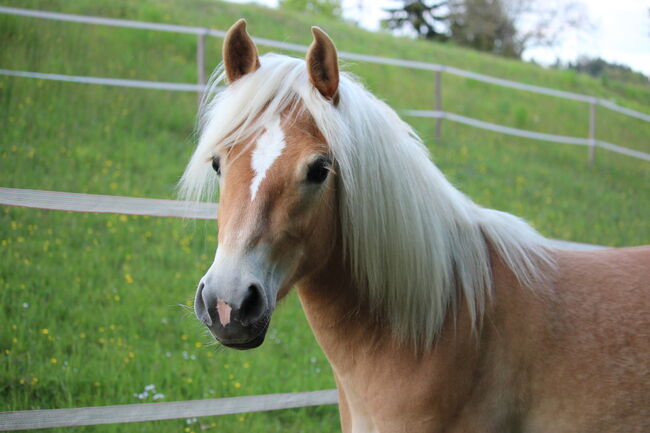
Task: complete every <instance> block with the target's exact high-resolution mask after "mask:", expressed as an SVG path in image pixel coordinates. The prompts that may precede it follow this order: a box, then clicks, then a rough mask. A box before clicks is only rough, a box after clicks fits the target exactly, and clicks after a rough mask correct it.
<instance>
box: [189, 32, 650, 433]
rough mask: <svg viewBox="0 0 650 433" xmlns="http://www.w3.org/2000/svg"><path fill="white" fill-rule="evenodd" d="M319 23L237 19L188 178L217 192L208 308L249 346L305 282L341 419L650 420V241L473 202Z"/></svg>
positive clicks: (228, 341)
mask: <svg viewBox="0 0 650 433" xmlns="http://www.w3.org/2000/svg"><path fill="white" fill-rule="evenodd" d="M312 33H313V42H312V43H311V45H310V47H309V49H308V51H307V54H306V58H305V59H304V60H302V59H297V58H291V57H288V56H284V55H278V54H273V53H269V54H265V55H263V56H259V54H258V51H257V48H256V46H255V44H254V42H253V40H252V39H251V37H250V36H249V34H248V32H247V30H246V22H245V21H243V20H240V21H238V22H237V23H235V24H234V25H233V26H232V27H231V28H230V30H229V31H228V32H227V35H226V36H225V38H224V45H223V62H222V64H221V65H220V66H219V67H218V68H217V70H216V71H215V73H214V76H213V78H212V79H211V84H210V85H209V91H208V92H207V93H208V96H207V97H205V98H204V101H203V103H202V108H201V114H200V120H199V122H198V128H199V134H198V143H197V145H196V148H195V150H194V153H193V155H192V156H191V158H190V160H189V163H188V164H187V167H186V169H185V172H184V174H183V176H182V177H181V180H180V182H179V188H180V194H181V196H182V197H184V198H185V199H186V200H191V201H198V200H201V199H202V198H205V197H210V198H214V197H215V194H216V193H217V190H218V192H219V195H220V203H219V207H218V218H217V220H218V246H217V249H216V255H215V259H214V262H213V263H212V265H211V266H210V267H209V269H208V271H207V272H206V273H205V275H204V276H203V277H202V278H201V279H200V282H199V284H198V289H197V291H196V298H195V302H194V307H195V313H196V316H197V318H198V319H199V320H200V321H201V322H202V323H203V324H205V326H206V327H207V328H208V329H209V330H210V332H211V333H212V335H213V336H214V337H215V338H216V340H218V341H219V342H220V343H221V344H222V345H223V346H226V347H230V348H234V349H240V350H243V349H252V348H255V347H257V346H259V345H261V344H262V343H263V341H264V337H265V333H266V331H267V329H268V326H269V322H270V319H271V315H272V313H273V311H274V309H275V307H276V305H277V303H278V301H279V300H281V299H282V298H283V297H284V296H286V295H287V293H288V292H289V291H290V290H291V288H293V287H295V290H297V292H298V296H299V299H300V302H301V304H302V307H303V310H304V312H305V314H306V317H307V319H308V322H309V324H310V327H311V328H312V330H313V333H314V334H315V337H316V339H317V341H318V343H319V344H320V346H321V347H322V349H323V351H324V353H325V355H326V357H327V359H328V361H329V362H330V364H331V366H332V371H333V374H334V376H335V381H336V385H337V390H338V396H339V410H340V422H341V427H342V430H343V431H344V432H355V433H361V432H365V433H368V432H483V433H485V432H488V433H490V432H495V433H497V432H498V433H502V432H513V433H514V432H555V433H562V432H566V433H568V432H590V433H593V432H626V433H630V432H647V431H650V290H649V285H650V248H649V247H634V248H621V249H616V248H609V249H602V250H596V251H569V250H562V249H558V248H555V247H553V246H552V245H551V244H550V243H549V241H547V239H546V238H544V237H543V236H542V235H540V234H539V233H538V232H536V231H535V230H534V229H533V228H532V227H531V226H530V225H529V224H527V223H526V222H525V221H523V220H522V219H520V218H517V217H515V216H513V215H511V214H508V213H505V212H500V211H497V210H492V209H487V208H483V207H481V206H479V205H477V204H475V203H474V202H473V201H471V200H470V199H469V198H468V197H467V196H465V195H464V194H463V193H461V192H460V191H459V190H458V189H456V188H455V187H454V186H452V185H451V183H450V182H449V181H448V180H447V179H446V178H445V176H444V175H443V174H442V173H441V171H440V170H439V169H438V168H437V167H436V166H435V165H434V164H433V162H432V161H431V158H430V155H429V152H428V151H427V149H426V147H425V146H424V144H423V143H422V140H421V139H420V138H419V137H418V135H417V134H416V133H415V132H414V130H413V129H412V128H411V127H409V126H408V125H407V124H406V123H405V122H403V121H402V120H401V119H400V118H399V116H398V115H397V114H396V113H395V112H394V111H393V110H392V109H391V108H389V107H388V105H386V104H385V103H383V102H381V101H380V100H379V99H377V98H376V97H375V96H373V95H372V94H371V93H370V92H369V91H367V90H366V89H365V88H364V87H363V86H362V85H361V84H360V83H359V82H358V80H356V79H355V78H354V77H353V76H351V75H350V74H347V73H345V72H340V71H339V66H338V54H337V51H336V47H335V45H334V43H333V42H332V40H331V39H330V38H329V36H328V35H327V34H326V33H325V32H323V31H322V30H321V29H320V28H318V27H313V28H312ZM220 83H223V84H224V85H223V86H220Z"/></svg>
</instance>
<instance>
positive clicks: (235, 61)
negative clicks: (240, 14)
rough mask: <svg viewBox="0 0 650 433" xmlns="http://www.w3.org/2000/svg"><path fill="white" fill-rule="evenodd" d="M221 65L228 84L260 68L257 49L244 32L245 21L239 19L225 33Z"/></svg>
mask: <svg viewBox="0 0 650 433" xmlns="http://www.w3.org/2000/svg"><path fill="white" fill-rule="evenodd" d="M223 65H224V69H225V71H226V78H227V79H228V83H233V82H235V81H237V80H238V79H240V78H241V77H242V76H243V75H246V74H248V73H251V72H255V71H256V70H257V68H259V67H260V58H259V56H258V55H257V47H256V46H255V42H253V40H252V39H251V37H250V36H249V35H248V32H247V31H246V20H244V19H240V20H239V21H237V22H236V23H235V24H233V26H232V27H230V29H229V30H228V33H226V37H225V38H224V40H223Z"/></svg>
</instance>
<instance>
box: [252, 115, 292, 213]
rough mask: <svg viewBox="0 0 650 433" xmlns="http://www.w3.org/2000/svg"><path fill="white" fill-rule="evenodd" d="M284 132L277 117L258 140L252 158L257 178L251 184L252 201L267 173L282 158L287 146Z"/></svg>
mask: <svg viewBox="0 0 650 433" xmlns="http://www.w3.org/2000/svg"><path fill="white" fill-rule="evenodd" d="M285 144H286V143H285V141H284V132H283V131H282V128H281V127H280V118H279V117H277V118H276V119H275V120H273V121H272V122H271V123H270V124H269V125H268V126H267V127H266V131H264V133H263V134H262V135H261V136H260V138H258V139H257V143H256V146H255V150H254V151H253V156H252V158H251V167H252V168H253V171H254V172H255V177H254V178H253V181H252V182H251V201H253V200H254V199H255V195H256V194H257V190H258V189H259V188H260V184H261V183H262V181H263V180H264V177H265V176H266V172H267V171H268V169H269V168H271V166H272V165H273V162H274V161H275V160H276V159H277V158H278V156H280V154H281V153H282V149H284V146H285Z"/></svg>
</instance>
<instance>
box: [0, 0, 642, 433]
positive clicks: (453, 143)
mask: <svg viewBox="0 0 650 433" xmlns="http://www.w3.org/2000/svg"><path fill="white" fill-rule="evenodd" d="M2 4H3V5H7V6H17V7H31V8H35V9H45V10H54V11H64V12H70V13H80V14H88V15H101V16H109V17H118V18H127V19H137V20H145V21H156V22H169V23H176V24H187V25H199V26H210V27H214V28H221V29H225V28H227V27H228V26H229V25H230V24H231V23H232V22H234V20H235V19H237V18H239V17H241V16H244V17H246V18H247V19H248V21H249V29H250V31H251V32H252V33H253V34H254V35H257V36H262V37H267V38H272V39H280V40H286V41H289V42H296V43H303V44H306V43H308V42H309V40H310V32H309V30H308V29H309V26H310V25H312V24H320V25H322V26H323V27H324V28H325V29H326V30H327V31H328V32H330V34H331V35H332V36H333V37H334V39H335V41H336V43H337V45H338V47H339V49H341V50H345V51H354V52H363V53H371V54H378V55H383V56H387V57H400V58H409V59H415V60H424V61H432V62H439V63H444V64H449V65H453V66H457V67H461V68H466V69H470V70H474V71H477V72H482V73H485V74H490V75H495V76H499V77H503V78H509V79H514V80H518V81H523V82H528V83H531V84H538V85H543V86H549V87H554V88H559V89H563V90H568V91H573V92H580V93H587V94H591V95H595V96H598V97H603V98H607V99H610V100H614V101H616V102H617V103H619V104H621V105H624V106H627V107H630V108H633V109H637V110H640V111H644V112H650V107H648V101H649V100H650V90H649V88H648V87H640V86H626V85H622V84H620V83H612V82H609V83H603V82H601V81H599V80H594V79H591V78H588V77H585V76H581V75H577V74H575V73H573V72H568V71H548V70H544V69H541V68H539V67H536V66H534V65H530V64H525V63H521V62H516V61H512V60H504V59H499V58H496V57H492V56H489V55H484V54H480V53H476V52H473V51H468V50H465V49H461V48H458V47H454V46H452V45H439V44H429V43H425V42H421V41H411V40H406V39H398V38H392V37H390V36H389V35H385V34H372V33H368V32H364V31H361V30H358V29H355V28H351V27H349V26H347V25H345V24H344V23H338V22H330V21H323V20H321V19H319V18H314V17H310V16H306V15H301V14H287V13H282V12H279V11H274V10H268V9H264V8H260V7H257V6H249V5H233V4H228V3H221V2H216V1H208V0H206V1H192V2H182V1H180V0H166V1H154V0H145V1H134V0H132V1H128V0H113V1H111V2H98V1H91V0H77V1H75V2H67V1H63V0H47V1H45V0H44V1H37V0H21V1H18V0H4V1H2ZM0 40H1V41H2V47H3V49H2V50H0V67H1V68H6V69H23V70H30V71H39V72H51V73H67V74H74V75H92V76H103V77H118V78H137V79H144V80H157V81H178V82H193V81H194V80H195V77H196V69H195V48H196V41H195V38H194V37H191V36H188V35H176V34H170V33H161V32H149V31H142V30H130V29H119V28H107V27H100V26H88V25H82V24H73V23H62V22H51V21H46V20H37V19H29V18H20V17H10V16H5V15H0ZM208 41H209V46H208V56H207V58H208V59H210V60H209V63H210V64H211V65H212V66H214V65H216V63H217V62H218V60H219V58H220V48H219V46H220V44H221V41H220V40H217V39H208ZM261 51H263V52H264V51H266V50H265V49H262V50H261ZM346 69H348V70H351V71H353V72H355V73H356V74H358V75H359V76H360V77H361V78H362V80H363V81H364V82H365V83H366V84H367V85H368V87H369V88H370V89H371V90H372V91H373V92H375V93H376V94H378V95H379V96H381V97H382V98H383V99H385V100H386V101H388V102H389V103H390V104H391V105H392V106H393V107H395V108H397V109H401V108H412V109H430V108H432V104H433V76H432V74H430V73H427V72H423V71H413V70H405V69H401V68H395V67H388V66H379V65H365V64H355V63H353V62H347V63H346ZM443 84H444V90H443V106H444V108H445V109H447V110H450V111H453V112H456V113H459V114H463V115H467V116H471V117H476V118H479V119H483V120H487V121H491V122H496V123H502V124H506V125H511V126H514V127H518V128H525V129H532V130H537V131H543V132H550V133H557V134H566V135H575V136H586V135H587V121H588V107H587V106H586V105H585V104H580V103H576V102H571V101H565V100H562V99H557V98H552V97H546V96H541V95H534V94H528V93H524V92H517V91H514V90H509V89H505V88H501V87H494V86H489V85H486V84H482V83H478V82H475V81H471V80H466V79H462V78H459V77H453V76H449V75H444V76H443ZM195 111H196V95H194V94H191V93H182V92H165V91H155V90H140V89H125V88H115V87H105V86H94V85H83V84H70V83H60V82H50V81H43V80H31V79H20V78H9V77H0V185H1V186H7V187H19V188H38V189H51V190H61V191H74V192H89V193H98V194H120V195H128V196H146V197H162V198H173V196H174V185H175V183H176V181H177V179H178V177H179V176H180V174H181V172H182V170H183V167H184V164H185V162H186V161H187V159H188V157H189V156H190V154H191V151H192V142H193V138H192V130H193V126H194V122H195ZM597 116H598V136H599V138H601V139H604V140H607V141H611V142H613V143H617V144H620V145H624V146H627V147H631V148H635V149H639V150H644V151H646V152H648V151H650V125H649V124H647V123H644V122H641V121H638V120H634V119H630V118H628V117H625V116H622V115H619V114H616V113H613V112H611V111H609V110H606V109H602V108H599V109H598V113H597ZM409 120H412V122H411V123H412V124H413V125H414V126H415V127H416V129H417V130H418V132H419V133H420V134H421V135H422V136H423V138H424V139H425V141H426V142H427V143H429V144H430V148H431V150H432V154H433V158H434V160H435V162H436V164H438V166H439V167H440V168H441V169H442V170H443V171H444V172H445V173H446V174H447V175H448V176H449V177H450V179H451V180H452V181H453V182H454V183H455V184H456V185H457V186H458V187H459V188H461V189H462V190H463V191H465V192H467V193H468V194H469V195H470V196H471V197H472V198H474V199H475V200H476V201H477V202H479V203H480V204H482V205H485V206H489V207H494V208H498V209H502V210H506V211H510V212H513V213H515V214H517V215H520V216H522V217H524V218H526V219H528V220H529V221H531V222H532V223H533V224H534V225H535V226H536V227H537V228H538V229H539V230H540V231H542V232H543V233H544V234H545V235H547V236H551V237H556V238H562V239H568V240H576V241H582V242H591V243H599V244H604V245H612V246H624V245H636V244H641V243H649V242H650V224H648V221H647V215H648V214H650V188H649V185H650V165H649V164H648V163H646V162H642V161H639V160H635V159H631V158H628V157H625V156H622V155H617V154H613V153H611V152H607V151H603V150H599V151H598V152H597V155H596V165H595V166H594V167H589V166H587V164H586V159H587V158H586V156H587V149H585V148H583V147H575V146H569V145H560V144H552V143H545V142H539V141H531V140H525V139H519V138H513V137H508V136H503V135H499V134H493V133H489V132H485V131H481V130H477V129H473V128H471V127H466V126H462V125H458V124H453V123H450V122H444V123H443V130H442V131H443V134H442V139H441V140H440V141H438V142H434V140H433V128H434V127H433V122H432V121H431V120H425V119H409ZM215 246H216V227H215V226H214V223H213V222H194V221H182V220H175V219H161V218H146V217H124V216H118V215H92V214H75V213H67V212H50V211H40V210H31V209H19V208H6V207H5V208H3V209H1V210H0V257H2V260H0V296H1V297H2V308H1V309H0V322H1V323H2V325H0V350H1V351H2V352H1V353H0V366H1V369H0V409H2V410H21V409H34V408H60V407H79V406H86V405H107V404H124V403H137V402H139V401H140V400H139V399H138V398H136V397H134V396H133V394H134V393H140V392H142V390H143V389H144V387H145V386H146V385H148V384H155V385H156V389H157V391H158V392H161V393H163V394H164V395H165V398H164V399H163V400H162V401H174V400H189V399H199V398H211V397H224V396H236V395H252V394H262V393H269V392H291V391H306V390H316V389H324V388H330V387H333V386H334V383H333V380H332V377H331V373H330V370H329V366H328V365H327V362H326V360H325V358H324V356H323V355H322V352H321V351H320V349H319V348H318V346H317V344H316V342H315V341H314V338H313V336H312V335H311V332H310V330H309V329H308V326H307V324H306V321H305V318H304V315H303V313H302V312H301V311H300V305H299V303H298V301H297V299H296V297H295V296H294V295H292V296H290V297H289V299H288V300H287V301H286V302H285V303H284V305H283V306H282V307H281V308H280V309H279V310H278V311H277V312H276V314H275V316H274V318H273V322H272V325H271V330H270V334H269V339H268V340H267V342H266V343H265V345H264V346H262V347H261V348H259V349H257V350H255V351H248V352H235V351H230V350H223V349H221V348H218V347H213V346H211V339H210V338H209V337H208V336H206V335H205V332H204V330H203V328H202V327H201V326H199V323H198V322H197V321H196V320H195V319H194V318H193V317H192V315H191V313H190V312H189V311H187V309H186V308H182V307H181V306H179V305H187V302H189V301H191V299H192V297H193V293H194V287H195V285H196V282H197V281H198V279H199V278H200V276H201V275H202V274H203V273H204V271H205V270H206V269H207V267H208V266H209V264H210V262H211V257H212V255H213V253H214V249H215ZM25 305H27V307H25ZM44 330H47V333H45V332H44ZM184 353H185V355H184ZM185 358H187V359H185ZM193 358H194V359H193ZM53 360H56V361H55V362H54V361H53ZM149 400H150V399H149ZM200 423H201V424H202V425H203V427H212V424H213V423H214V428H213V431H228V432H236V431H241V432H262V431H264V432H267V431H277V432H285V431H292V432H293V431H298V432H299V431H305V432H308V431H309V432H312V431H319V432H320V431H336V430H337V429H338V415H337V411H336V407H334V406H327V407H320V408H311V409H299V410H288V411H280V412H268V413H256V414H247V415H244V416H241V417H240V416H230V417H218V418H214V419H206V420H200ZM199 427H200V426H199V423H195V424H191V425H187V424H186V423H185V420H175V421H166V422H160V423H141V424H134V425H129V426H125V425H112V426H99V427H88V428H79V429H56V430H54V431H55V432H57V431H68V430H69V431H89V432H90V431H92V432H102V433H103V432H118V431H124V430H128V431H131V430H138V431H145V432H149V431H150V432H160V431H163V432H180V431H185V429H188V430H187V431H197V432H198V431H200V428H199Z"/></svg>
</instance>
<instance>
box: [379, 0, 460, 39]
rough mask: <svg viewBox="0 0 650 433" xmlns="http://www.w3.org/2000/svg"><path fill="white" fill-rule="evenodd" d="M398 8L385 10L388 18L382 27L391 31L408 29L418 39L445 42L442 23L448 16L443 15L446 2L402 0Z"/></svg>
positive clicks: (446, 0)
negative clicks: (413, 32) (412, 31)
mask: <svg viewBox="0 0 650 433" xmlns="http://www.w3.org/2000/svg"><path fill="white" fill-rule="evenodd" d="M403 3H404V5H403V6H402V7H399V8H390V9H385V11H386V12H388V13H389V14H390V17H389V18H386V19H384V20H382V25H383V26H384V27H387V28H389V29H391V30H398V29H402V28H404V27H406V26H408V27H410V28H411V29H412V30H414V31H415V33H416V34H417V35H418V37H420V38H423V39H432V40H439V41H440V40H443V41H444V40H446V39H447V34H446V32H445V30H444V29H445V25H444V23H445V22H446V20H447V19H448V16H447V15H446V14H445V13H444V11H445V8H446V6H447V3H448V0H443V1H437V2H427V1H425V0H404V1H403Z"/></svg>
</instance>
